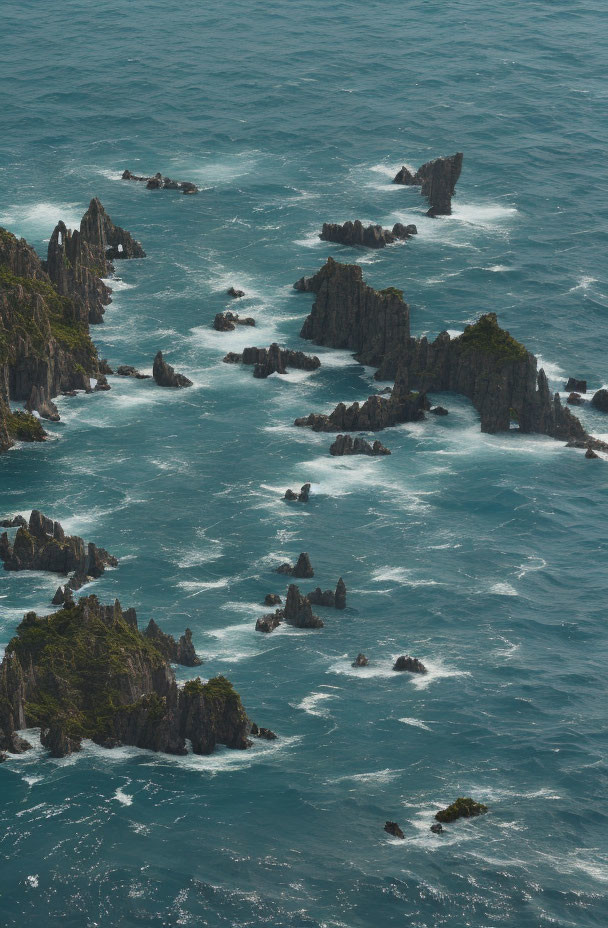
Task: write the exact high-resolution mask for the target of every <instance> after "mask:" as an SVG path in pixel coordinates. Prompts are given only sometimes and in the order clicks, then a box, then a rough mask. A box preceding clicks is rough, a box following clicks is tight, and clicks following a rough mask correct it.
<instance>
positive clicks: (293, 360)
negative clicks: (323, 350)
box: [224, 342, 321, 378]
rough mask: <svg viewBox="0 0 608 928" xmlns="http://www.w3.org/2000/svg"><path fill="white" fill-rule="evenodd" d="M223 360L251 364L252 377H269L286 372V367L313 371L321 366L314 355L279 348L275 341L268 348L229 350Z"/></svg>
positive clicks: (230, 362) (231, 362)
mask: <svg viewBox="0 0 608 928" xmlns="http://www.w3.org/2000/svg"><path fill="white" fill-rule="evenodd" d="M224 361H225V362H226V363H227V364H238V363H239V362H242V363H243V364H253V365H254V368H253V376H254V377H260V378H263V377H269V376H270V375H271V374H286V373H287V368H288V367H295V368H298V369H299V370H303V371H315V370H316V369H317V368H318V367H320V366H321V362H320V361H319V359H318V358H317V356H316V355H310V354H304V352H302V351H292V350H291V349H290V348H280V347H279V345H277V343H276V342H273V344H272V345H271V346H270V347H269V348H245V350H244V351H243V353H242V354H236V352H233V351H231V352H229V353H228V354H227V355H226V357H225V358H224Z"/></svg>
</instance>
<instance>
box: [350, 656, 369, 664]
mask: <svg viewBox="0 0 608 928" xmlns="http://www.w3.org/2000/svg"><path fill="white" fill-rule="evenodd" d="M368 664H369V660H368V658H367V657H366V656H365V654H362V653H359V654H357V656H356V658H355V659H354V661H353V662H352V664H351V667H367V665H368Z"/></svg>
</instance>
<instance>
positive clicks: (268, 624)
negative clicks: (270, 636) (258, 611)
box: [255, 609, 285, 632]
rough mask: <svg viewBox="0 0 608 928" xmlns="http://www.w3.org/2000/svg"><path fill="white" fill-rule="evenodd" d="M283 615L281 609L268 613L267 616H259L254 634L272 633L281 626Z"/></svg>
mask: <svg viewBox="0 0 608 928" xmlns="http://www.w3.org/2000/svg"><path fill="white" fill-rule="evenodd" d="M284 615H285V613H284V611H283V609H277V610H275V612H269V613H268V614H267V615H263V616H260V618H259V619H258V620H257V622H256V623H255V630H256V632H273V631H274V630H275V628H278V627H279V625H280V624H281V620H282V619H283V617H284Z"/></svg>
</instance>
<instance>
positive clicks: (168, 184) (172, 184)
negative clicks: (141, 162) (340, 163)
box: [122, 169, 199, 194]
mask: <svg viewBox="0 0 608 928" xmlns="http://www.w3.org/2000/svg"><path fill="white" fill-rule="evenodd" d="M122 180H136V181H139V182H140V183H144V184H145V185H146V188H147V189H148V190H181V192H182V193H186V194H192V193H198V192H199V191H198V187H197V186H196V184H193V183H192V182H191V181H189V180H181V181H180V180H171V178H170V177H163V175H162V174H161V173H160V171H159V172H158V173H157V174H153V175H152V177H145V176H142V175H139V174H132V173H131V171H129V170H128V169H126V170H124V171H123V172H122Z"/></svg>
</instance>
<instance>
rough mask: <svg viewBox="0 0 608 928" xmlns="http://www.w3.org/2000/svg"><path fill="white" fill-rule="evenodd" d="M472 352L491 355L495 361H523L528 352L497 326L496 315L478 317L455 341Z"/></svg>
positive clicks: (487, 314)
mask: <svg viewBox="0 0 608 928" xmlns="http://www.w3.org/2000/svg"><path fill="white" fill-rule="evenodd" d="M457 341H459V342H460V343H461V345H463V346H465V347H466V348H470V349H471V350H473V351H482V352H484V353H486V354H490V355H492V357H493V358H494V360H495V361H497V362H499V363H502V362H505V361H525V360H526V358H527V356H528V352H527V351H526V349H525V347H524V346H523V345H522V344H521V342H518V341H516V340H515V339H514V338H513V336H512V335H510V334H509V332H507V330H506V329H501V327H500V326H499V325H498V319H497V318H496V313H486V314H485V315H484V316H480V317H479V319H478V320H477V322H476V323H474V325H468V326H467V327H466V328H465V330H464V332H463V333H462V335H460V336H459V337H458V339H457Z"/></svg>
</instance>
